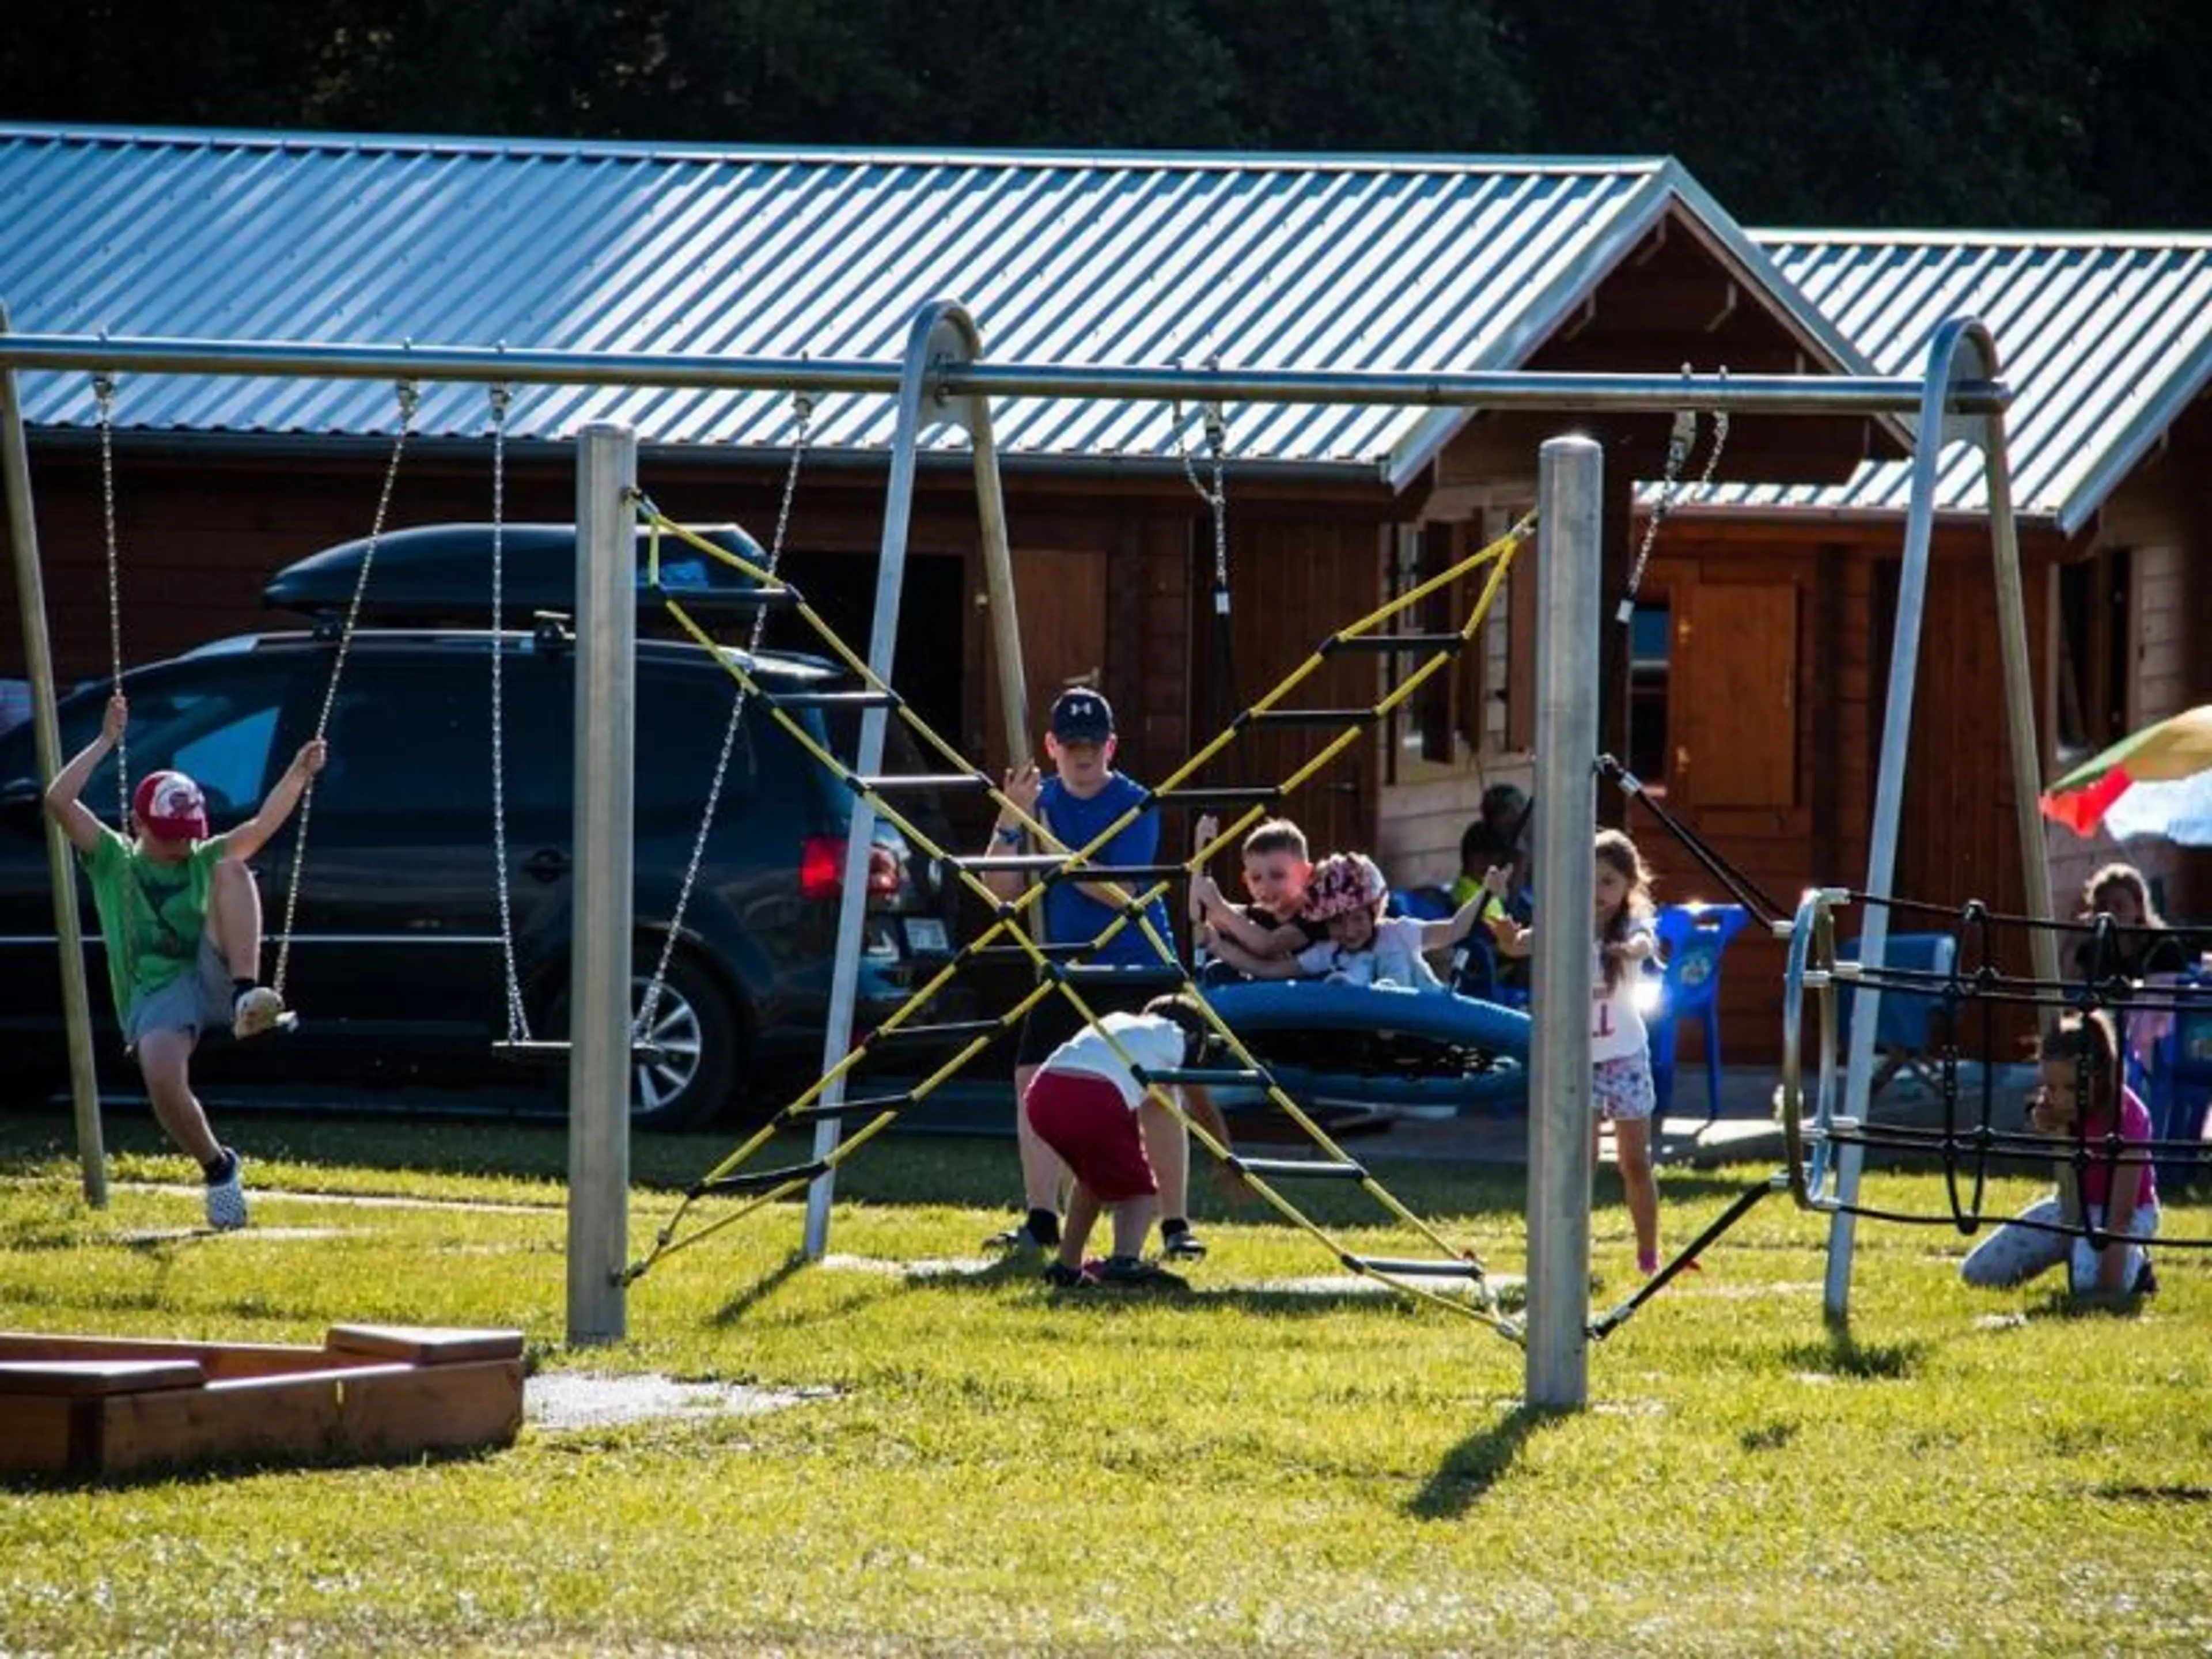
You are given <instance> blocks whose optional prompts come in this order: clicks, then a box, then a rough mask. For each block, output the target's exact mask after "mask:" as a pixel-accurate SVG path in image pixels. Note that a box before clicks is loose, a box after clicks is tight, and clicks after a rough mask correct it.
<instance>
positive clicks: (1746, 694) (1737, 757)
mask: <svg viewBox="0 0 2212 1659" xmlns="http://www.w3.org/2000/svg"><path fill="white" fill-rule="evenodd" d="M1685 601H1686V603H1685ZM1672 654H1673V662H1672V665H1671V676H1670V678H1671V686H1670V695H1669V697H1668V705H1669V711H1670V719H1669V725H1670V726H1672V728H1673V730H1672V732H1671V733H1670V740H1669V748H1670V750H1671V752H1670V754H1669V757H1668V768H1667V793H1668V799H1669V800H1670V801H1671V802H1673V803H1674V804H1675V805H1678V806H1680V807H1685V808H1689V809H1694V810H1697V811H1729V810H1731V809H1748V810H1753V811H1769V812H1790V811H1794V810H1795V809H1796V805H1797V588H1796V584H1795V583H1792V582H1772V583H1742V584H1738V583H1705V582H1700V583H1698V584H1696V585H1694V586H1688V587H1686V588H1684V589H1683V590H1681V591H1680V592H1679V593H1678V594H1677V596H1676V599H1675V603H1674V649H1673V653H1672Z"/></svg>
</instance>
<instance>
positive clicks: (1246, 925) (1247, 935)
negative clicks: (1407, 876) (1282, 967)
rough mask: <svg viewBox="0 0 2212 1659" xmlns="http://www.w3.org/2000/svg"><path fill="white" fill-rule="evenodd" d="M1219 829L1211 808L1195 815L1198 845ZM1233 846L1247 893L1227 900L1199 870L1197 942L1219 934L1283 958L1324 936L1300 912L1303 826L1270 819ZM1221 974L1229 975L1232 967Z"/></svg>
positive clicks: (1250, 950)
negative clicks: (1237, 900) (1240, 901)
mask: <svg viewBox="0 0 2212 1659" xmlns="http://www.w3.org/2000/svg"><path fill="white" fill-rule="evenodd" d="M1220 833H1221V827H1220V824H1219V823H1218V821H1217V820H1216V819H1215V818H1214V817H1213V815H1212V813H1210V812H1209V813H1207V814H1206V815H1205V816H1204V817H1200V819H1199V821H1198V824H1197V828H1196V832H1195V834H1196V839H1197V842H1198V845H1199V847H1200V848H1205V847H1207V846H1209V845H1211V844H1212V841H1213V838H1214V837H1215V836H1218V835H1219V834H1220ZM1238 851H1239V854H1240V855H1241V856H1242V858H1243V865H1244V890H1245V891H1246V892H1247V893H1248V894H1249V895H1250V897H1249V900H1248V901H1247V902H1244V903H1243V904H1237V903H1234V902H1231V900H1230V899H1229V898H1228V897H1227V896H1226V895H1225V894H1224V893H1223V892H1222V890H1221V889H1220V887H1219V886H1218V885H1217V884H1215V882H1214V880H1213V878H1212V877H1211V876H1207V875H1200V876H1199V877H1198V878H1197V879H1195V880H1194V881H1193V882H1192V883H1191V885H1190V900H1191V921H1192V922H1193V923H1194V926H1195V927H1196V928H1197V930H1198V933H1199V939H1200V945H1205V943H1206V940H1207V939H1209V938H1223V939H1228V940H1229V941H1230V942H1231V944H1233V945H1236V946H1237V948H1238V949H1239V950H1241V951H1243V952H1244V953H1245V954H1246V955H1248V956H1255V957H1287V956H1289V955H1291V953H1292V952H1294V951H1303V950H1304V949H1305V948H1306V947H1307V946H1308V945H1318V944H1320V943H1322V941H1323V940H1325V939H1328V929H1327V928H1326V927H1322V924H1321V923H1319V922H1317V921H1308V920H1307V919H1306V916H1305V902H1306V888H1307V885H1308V884H1310V882H1311V881H1312V880H1313V871H1314V867H1313V863H1312V860H1311V856H1310V854H1309V853H1308V852H1307V850H1306V834H1305V831H1304V830H1303V829H1299V828H1298V826H1297V824H1295V823H1292V822H1291V820H1290V819H1288V818H1269V819H1267V821H1266V822H1265V823H1260V824H1258V825H1255V827H1254V828H1253V829H1252V831H1251V833H1250V834H1249V835H1247V836H1245V837H1244V844H1243V847H1242V848H1239V849H1238ZM1209 928H1210V929H1212V933H1211V934H1209V933H1207V931H1206V930H1207V929H1209ZM1220 966H1221V967H1224V968H1226V967H1227V964H1226V963H1222V964H1220ZM1221 976H1222V977H1234V971H1233V970H1231V972H1229V973H1227V974H1224V975H1221Z"/></svg>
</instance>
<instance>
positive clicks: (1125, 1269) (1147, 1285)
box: [1098, 1255, 1190, 1291]
mask: <svg viewBox="0 0 2212 1659" xmlns="http://www.w3.org/2000/svg"><path fill="white" fill-rule="evenodd" d="M1098 1283H1099V1284H1101V1285H1106V1286H1108V1287H1109V1288H1111V1289H1114V1290H1123V1291H1187V1290H1188V1289H1189V1288H1190V1281H1189V1280H1188V1279H1184V1278H1182V1277H1180V1276H1179V1275H1177V1274H1175V1273H1170V1272H1168V1271H1167V1269H1166V1268H1164V1267H1161V1266H1160V1265H1159V1264H1158V1262H1154V1261H1146V1260H1145V1259H1144V1258H1143V1257H1141V1256H1134V1255H1109V1256H1108V1257H1107V1258H1106V1260H1105V1261H1104V1262H1103V1263H1102V1264H1101V1265H1100V1267H1099V1268H1098Z"/></svg>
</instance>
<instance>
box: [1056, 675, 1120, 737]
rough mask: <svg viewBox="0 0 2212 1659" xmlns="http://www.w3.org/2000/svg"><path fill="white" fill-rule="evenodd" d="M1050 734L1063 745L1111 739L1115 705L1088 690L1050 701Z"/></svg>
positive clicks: (1082, 688)
mask: <svg viewBox="0 0 2212 1659" xmlns="http://www.w3.org/2000/svg"><path fill="white" fill-rule="evenodd" d="M1052 734H1053V736H1054V737H1055V738H1059V739H1060V741H1061V742H1062V743H1103V742H1105V741H1106V739H1107V738H1110V737H1112V736H1113V735H1114V705H1113V704H1111V703H1109V702H1107V701H1106V699H1105V698H1103V697H1102V696H1099V695H1098V694H1097V692H1096V691H1093V690H1091V689H1090V688H1089V687H1088V686H1082V685H1078V686H1073V687H1071V688H1070V689H1068V690H1066V691H1063V692H1061V693H1060V696H1057V697H1055V698H1054V700H1053V705H1052Z"/></svg>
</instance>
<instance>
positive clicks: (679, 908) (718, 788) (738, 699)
mask: <svg viewBox="0 0 2212 1659" xmlns="http://www.w3.org/2000/svg"><path fill="white" fill-rule="evenodd" d="M791 407H792V415H793V419H794V420H795V421H796V422H798V429H797V431H796V432H794V433H793V436H792V441H791V465H790V467H789V468H788V469H787V471H785V473H784V475H783V498H782V500H781V501H779V502H777V504H776V510H775V534H774V535H773V536H772V537H771V538H769V549H768V558H767V561H766V562H765V564H764V566H763V568H764V569H765V570H766V571H767V573H768V574H769V575H770V576H774V575H775V574H776V570H777V567H778V565H779V564H780V563H781V561H782V558H783V549H784V538H785V537H786V536H787V533H788V532H789V531H790V528H791V507H792V503H793V501H795V500H796V499H797V498H798V495H799V465H800V463H801V461H802V460H803V459H804V458H805V453H806V445H807V435H808V422H810V421H811V419H812V417H813V414H814V399H813V398H811V397H810V396H809V395H808V394H807V393H805V392H798V393H795V394H794V395H793V398H792V400H791ZM767 629H768V607H767V606H766V605H761V606H760V607H759V608H758V609H757V610H756V611H754V612H753V625H752V630H751V632H750V635H748V636H747V638H746V643H745V650H746V653H747V654H749V655H750V656H751V657H753V658H755V659H757V658H758V657H759V656H760V652H761V641H763V638H765V637H766V634H767ZM744 718H745V686H744V682H743V681H742V680H740V681H739V682H738V686H737V691H736V694H735V695H734V696H732V698H731V700H730V718H729V721H728V723H727V724H726V725H725V726H723V728H722V746H721V751H720V753H719V754H718V755H717V756H716V757H714V776H713V777H712V778H711V779H709V780H708V785H707V803H706V806H705V808H704V810H702V811H701V813H700V815H699V833H698V834H697V835H696V836H693V837H692V839H691V856H690V860H688V861H687V862H686V863H685V865H684V879H683V882H682V883H681V884H679V885H678V888H677V890H676V904H675V907H674V908H672V909H671V911H670V912H669V916H668V931H667V933H665V935H663V936H662V939H661V941H660V957H659V961H657V962H655V963H653V977H652V979H651V980H650V981H647V984H646V987H645V994H644V995H643V996H641V998H640V999H639V1000H638V1006H637V1016H636V1018H635V1020H634V1021H633V1022H632V1023H631V1026H630V1039H631V1041H632V1042H650V1041H651V1034H652V1031H653V1022H654V1021H655V1020H656V1019H658V1018H659V1014H660V999H661V996H662V994H664V993H665V991H666V990H667V988H668V969H669V968H670V966H671V964H672V963H674V962H675V960H676V942H677V939H678V938H679V937H680V936H681V934H682V933H683V931H684V914H685V912H686V911H688V910H689V909H690V905H691V890H692V889H693V888H695V887H696V886H697V885H698V883H699V867H700V866H701V865H702V864H703V863H705V862H706V858H707V838H708V835H709V834H711V833H712V831H713V829H714V813H715V811H716V810H717V809H718V808H719V807H720V805H721V800H722V786H723V784H724V782H725V781H726V779H727V778H728V776H729V772H730V757H732V755H734V754H735V753H736V752H737V747H738V732H740V731H741V730H742V729H743V728H744Z"/></svg>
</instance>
